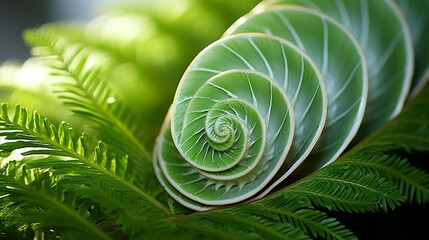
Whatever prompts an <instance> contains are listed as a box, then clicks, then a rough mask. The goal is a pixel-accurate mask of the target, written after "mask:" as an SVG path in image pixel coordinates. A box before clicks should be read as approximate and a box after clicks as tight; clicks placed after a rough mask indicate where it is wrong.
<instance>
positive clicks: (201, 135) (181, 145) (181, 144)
mask: <svg viewBox="0 0 429 240" xmlns="http://www.w3.org/2000/svg"><path fill="white" fill-rule="evenodd" d="M202 131H204V129H200V130H199V131H198V132H196V133H194V134H192V135H191V136H190V137H189V138H187V139H186V140H185V141H183V142H181V143H180V148H183V144H185V143H186V142H188V141H189V140H190V139H191V138H192V137H193V136H195V135H198V134H200V133H202ZM203 136H204V134H200V136H199V137H198V139H197V141H195V142H194V143H193V144H192V146H191V147H189V148H188V149H187V150H186V152H184V153H185V154H187V153H188V152H189V151H190V150H191V149H192V148H194V147H195V145H197V144H198V142H199V141H200V140H201V138H202V137H203Z"/></svg>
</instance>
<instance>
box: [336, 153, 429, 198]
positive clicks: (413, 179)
mask: <svg viewBox="0 0 429 240" xmlns="http://www.w3.org/2000/svg"><path fill="white" fill-rule="evenodd" d="M333 167H335V168H338V169H339V168H344V167H345V168H348V169H351V170H352V171H357V172H361V173H364V174H370V175H378V176H383V177H385V178H386V179H387V180H389V181H390V182H392V183H393V185H394V186H398V188H399V191H400V192H401V193H402V195H404V196H407V201H408V202H409V203H410V204H411V203H417V204H424V203H427V202H428V201H429V199H428V196H429V174H428V173H427V172H425V171H424V170H423V169H420V168H417V167H415V166H412V165H411V164H410V162H409V161H407V160H406V159H402V158H401V157H399V156H390V155H388V154H384V155H383V154H380V153H372V152H365V153H359V154H356V155H350V156H348V157H347V158H345V159H344V161H338V162H337V163H336V164H335V165H334V166H333Z"/></svg>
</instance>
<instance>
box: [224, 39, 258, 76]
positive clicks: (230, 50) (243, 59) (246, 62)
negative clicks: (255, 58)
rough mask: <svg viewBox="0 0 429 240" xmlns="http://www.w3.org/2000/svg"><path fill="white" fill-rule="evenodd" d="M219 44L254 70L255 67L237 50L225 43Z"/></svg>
mask: <svg viewBox="0 0 429 240" xmlns="http://www.w3.org/2000/svg"><path fill="white" fill-rule="evenodd" d="M221 46H222V47H224V48H225V49H227V50H228V51H229V52H231V53H232V54H234V55H235V56H236V57H238V58H239V59H240V60H241V61H242V62H243V63H244V64H245V65H246V66H247V67H248V68H249V69H251V70H255V68H254V67H253V66H252V65H251V64H250V63H249V62H248V61H247V60H246V58H244V57H243V56H241V55H240V54H239V53H238V52H236V51H234V49H232V48H230V47H229V46H227V45H225V44H222V45H221Z"/></svg>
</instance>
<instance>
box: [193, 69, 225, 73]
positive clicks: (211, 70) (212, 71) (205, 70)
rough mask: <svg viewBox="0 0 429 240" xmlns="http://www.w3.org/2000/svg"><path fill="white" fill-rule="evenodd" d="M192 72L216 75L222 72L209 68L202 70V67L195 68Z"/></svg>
mask: <svg viewBox="0 0 429 240" xmlns="http://www.w3.org/2000/svg"><path fill="white" fill-rule="evenodd" d="M192 70H194V71H201V72H210V73H216V74H218V73H221V72H222V71H220V70H215V69H210V68H204V67H196V68H193V69H192Z"/></svg>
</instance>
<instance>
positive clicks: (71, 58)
mask: <svg viewBox="0 0 429 240" xmlns="http://www.w3.org/2000/svg"><path fill="white" fill-rule="evenodd" d="M25 37H26V40H27V41H28V42H29V43H30V44H32V45H33V53H34V54H35V55H36V56H38V57H40V58H42V59H44V61H45V63H46V66H47V67H48V68H49V69H50V70H51V74H52V75H53V76H55V79H56V80H57V82H56V83H55V86H56V87H57V88H56V93H57V94H58V96H59V98H60V99H62V100H63V101H64V103H65V104H66V105H68V106H70V107H71V109H72V111H73V112H75V113H76V114H78V115H79V116H81V117H83V118H85V119H88V120H90V121H91V122H92V123H93V124H95V125H96V127H97V128H98V131H97V132H98V133H99V134H100V135H101V138H102V139H103V140H104V141H105V142H106V143H109V144H110V145H112V146H115V147H117V148H118V149H121V150H122V151H124V152H126V153H127V154H129V155H130V156H131V160H132V161H133V162H134V164H135V167H140V168H144V167H146V168H149V166H150V161H151V157H150V155H149V153H148V151H147V149H146V148H145V147H144V146H143V145H142V144H141V140H140V139H138V137H137V135H136V134H135V132H136V131H137V130H138V121H137V120H136V118H135V115H134V114H133V113H132V112H131V111H130V110H129V107H128V106H126V105H124V103H123V101H121V100H120V99H119V97H118V96H117V94H115V93H114V91H113V89H112V88H111V87H110V86H109V84H108V82H107V81H106V79H103V75H102V74H101V72H100V68H99V67H98V65H97V62H98V61H102V59H101V58H97V57H96V52H95V51H94V50H91V49H90V48H89V47H84V46H82V45H79V44H72V45H71V44H70V43H68V42H67V40H66V39H64V38H61V37H60V36H58V35H56V34H55V33H52V32H50V31H49V30H47V29H45V28H43V27H42V28H40V29H37V30H32V31H31V30H28V31H26V33H25Z"/></svg>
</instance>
